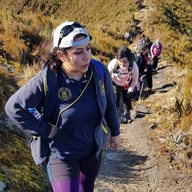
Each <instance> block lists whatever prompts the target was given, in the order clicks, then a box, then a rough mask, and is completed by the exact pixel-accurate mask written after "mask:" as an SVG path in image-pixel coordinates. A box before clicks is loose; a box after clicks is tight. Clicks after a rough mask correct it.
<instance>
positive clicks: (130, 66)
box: [108, 46, 139, 123]
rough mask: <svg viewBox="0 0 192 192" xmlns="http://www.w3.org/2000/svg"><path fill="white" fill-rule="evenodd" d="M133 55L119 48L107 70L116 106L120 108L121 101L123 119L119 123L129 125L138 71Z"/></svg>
mask: <svg viewBox="0 0 192 192" xmlns="http://www.w3.org/2000/svg"><path fill="white" fill-rule="evenodd" d="M133 60H134V59H133V54H132V53H131V50H130V49H128V48H127V47H124V46H122V47H120V48H119V49H118V51H117V54H116V58H114V59H113V60H111V61H110V63H109V65H108V70H109V72H110V73H111V77H112V81H113V87H114V92H115V95H116V106H117V108H119V107H120V100H121V99H122V101H123V110H124V112H123V118H121V120H120V121H121V123H130V122H131V117H130V110H131V108H132V105H131V99H132V97H133V94H134V93H135V92H136V91H137V90H136V88H137V84H138V76H139V70H138V67H137V64H136V63H135V62H134V61H133Z"/></svg>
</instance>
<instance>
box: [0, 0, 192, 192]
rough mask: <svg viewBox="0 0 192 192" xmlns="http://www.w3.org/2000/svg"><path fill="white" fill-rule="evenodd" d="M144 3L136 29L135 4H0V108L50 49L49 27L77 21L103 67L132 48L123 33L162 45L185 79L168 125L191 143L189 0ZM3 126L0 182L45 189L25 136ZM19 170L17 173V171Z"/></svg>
mask: <svg viewBox="0 0 192 192" xmlns="http://www.w3.org/2000/svg"><path fill="white" fill-rule="evenodd" d="M145 4H146V5H147V6H148V7H147V9H148V12H147V16H146V17H145V18H144V20H143V22H142V24H141V25H140V27H141V29H140V30H139V29H138V25H137V24H138V22H139V21H137V20H136V19H135V14H136V13H137V12H138V11H139V9H138V1H137V0H121V1H117V0H111V1H104V0H96V1H88V0H80V1H78V0H70V1H69V0H60V1H54V0H47V1H42V0H28V1H24V0H23V1H18V0H15V1H12V0H6V1H2V0H0V7H1V12H0V17H1V21H0V93H1V94H0V106H1V108H3V106H4V104H5V102H6V100H7V98H8V97H9V96H10V95H11V94H12V93H13V92H15V90H16V89H17V87H18V86H19V85H21V84H23V83H24V82H25V81H26V80H27V79H29V77H30V76H32V75H34V74H35V72H36V71H37V70H38V68H39V64H40V63H41V62H40V58H42V55H43V54H46V53H47V52H48V51H49V50H50V48H51V46H52V44H51V41H50V37H51V34H52V30H53V28H54V27H55V26H56V25H58V24H59V23H61V22H62V21H64V20H77V21H79V22H81V23H83V24H85V25H86V26H87V28H88V30H89V31H90V33H91V35H92V37H93V40H92V47H93V54H94V56H95V57H97V58H99V59H100V60H102V61H103V62H104V63H105V64H107V63H108V61H109V60H110V59H111V58H112V57H113V56H114V52H115V51H116V49H117V48H118V47H119V46H120V45H122V44H124V45H126V46H132V45H129V43H128V42H127V41H125V40H124V38H123V36H124V34H125V32H126V31H127V30H130V29H131V30H132V31H134V32H135V33H138V34H137V36H136V37H135V39H134V41H136V40H138V38H139V36H140V35H141V34H140V31H143V32H144V33H145V34H146V35H147V36H149V37H150V38H151V39H152V40H155V39H156V38H159V39H160V40H161V41H162V43H163V47H164V50H163V59H166V60H169V62H171V63H174V64H175V66H176V67H180V69H181V70H185V71H186V73H185V74H184V78H183V79H184V80H183V81H182V82H181V83H180V84H179V85H178V95H176V103H175V107H174V108H173V109H171V110H173V111H174V112H176V113H177V114H178V116H177V119H175V120H174V122H173V124H175V126H176V127H179V128H180V129H181V130H182V131H184V132H187V133H188V135H189V138H190V139H192V132H191V131H192V127H191V125H192V102H191V97H192V88H191V83H192V67H191V63H192V52H191V50H192V42H191V39H192V38H191V36H192V12H191V5H190V1H188V0H181V1H174V0H170V1H168V2H167V1H166V0H161V1H158V0H145ZM133 51H134V50H133ZM173 78H174V77H173ZM5 124H6V122H4V123H2V124H0V126H1V127H0V141H1V142H0V150H1V153H0V162H1V164H0V181H3V182H5V183H7V184H8V186H9V188H11V189H12V190H13V191H17V192H18V191H26V189H25V186H27V187H28V189H27V191H48V189H47V188H46V186H42V185H41V180H42V178H43V172H39V169H37V168H36V167H35V166H34V164H33V162H31V157H30V152H29V151H28V150H27V148H26V145H25V140H24V138H23V137H20V136H18V134H16V133H15V132H11V134H10V131H7V130H6V129H5V128H6V127H5ZM162 126H163V125H162ZM169 126H170V125H169V124H166V126H165V127H166V131H165V134H168V135H169V134H171V133H170V131H171V128H170V127H169ZM3 127H4V128H3ZM18 154H19V155H18ZM8 155H9V156H8ZM18 167H20V168H21V169H22V173H20V172H17V170H18ZM34 175H35V176H34ZM13 178H14V179H13ZM11 179H13V180H11ZM21 180H22V182H21Z"/></svg>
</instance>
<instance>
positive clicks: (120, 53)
mask: <svg viewBox="0 0 192 192" xmlns="http://www.w3.org/2000/svg"><path fill="white" fill-rule="evenodd" d="M116 57H117V59H121V58H123V57H126V58H127V59H128V61H130V60H131V57H132V56H131V50H130V49H129V48H127V47H125V46H122V47H120V48H119V49H118V50H117V54H116Z"/></svg>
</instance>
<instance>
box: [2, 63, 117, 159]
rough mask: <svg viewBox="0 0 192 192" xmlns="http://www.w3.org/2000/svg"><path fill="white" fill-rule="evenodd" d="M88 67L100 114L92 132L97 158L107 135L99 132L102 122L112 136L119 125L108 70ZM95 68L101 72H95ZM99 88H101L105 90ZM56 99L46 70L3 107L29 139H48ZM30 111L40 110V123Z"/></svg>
mask: <svg viewBox="0 0 192 192" xmlns="http://www.w3.org/2000/svg"><path fill="white" fill-rule="evenodd" d="M90 67H91V68H92V70H93V78H94V81H95V85H96V95H97V101H98V105H99V109H100V111H101V114H102V115H101V118H100V123H99V126H98V127H97V128H96V129H95V140H96V143H97V146H98V150H97V153H96V154H97V156H98V155H99V153H100V151H101V150H102V148H103V145H104V141H105V135H106V134H105V133H104V131H103V129H102V125H103V121H104V120H105V121H106V123H107V126H108V128H109V130H110V133H111V136H117V135H119V134H120V130H119V128H120V124H119V121H118V118H117V113H116V107H115V96H114V92H113V87H112V81H111V76H110V74H109V72H108V69H107V67H106V66H105V65H104V64H102V63H101V62H99V61H96V60H93V59H92V60H91V64H90ZM98 67H99V68H100V69H99V71H100V72H98ZM103 83H104V84H103ZM45 85H46V89H45ZM102 85H104V88H103V87H102ZM45 90H46V96H45ZM57 97H58V79H57V76H56V75H55V74H54V73H53V72H52V71H51V70H50V69H49V68H44V69H42V70H41V71H40V72H39V73H38V74H37V75H36V76H35V77H34V78H32V79H31V80H29V81H28V82H27V83H26V84H25V85H24V86H23V87H21V88H20V89H19V90H18V91H17V92H16V93H15V94H13V95H12V96H11V97H10V98H9V100H8V101H7V103H6V105H5V111H6V113H7V115H8V116H9V118H10V119H11V120H12V121H13V122H14V123H15V124H16V125H17V126H18V127H19V128H21V129H23V130H25V131H27V132H28V133H29V134H31V135H35V136H41V137H42V138H45V139H47V138H48V135H49V133H50V131H51V128H52V125H51V124H54V123H55V121H56V119H53V118H52V117H53V115H52V113H53V112H54V110H53V109H54V105H55V103H56V101H57ZM30 107H36V108H39V107H43V111H44V114H43V117H42V119H41V121H39V120H37V119H36V118H35V117H33V116H32V115H31V113H30V112H29V111H28V108H30ZM48 122H49V123H48ZM50 123H51V124H50Z"/></svg>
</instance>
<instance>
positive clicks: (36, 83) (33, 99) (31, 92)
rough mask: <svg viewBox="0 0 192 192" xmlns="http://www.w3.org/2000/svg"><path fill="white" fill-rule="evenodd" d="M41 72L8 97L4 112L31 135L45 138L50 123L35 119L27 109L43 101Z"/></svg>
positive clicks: (49, 129)
mask: <svg viewBox="0 0 192 192" xmlns="http://www.w3.org/2000/svg"><path fill="white" fill-rule="evenodd" d="M41 72H42V71H41ZM41 72H39V73H38V74H37V75H36V76H35V77H34V78H32V79H31V80H29V81H28V82H27V83H26V84H25V85H24V86H22V87H21V88H20V89H19V90H18V91H17V92H16V93H15V94H13V95H12V96H11V97H10V98H9V100H8V101H7V103H6V105H5V112H6V114H7V115H8V117H9V118H10V119H11V120H12V121H13V123H14V124H15V125H16V126H18V127H19V128H21V129H23V130H25V131H27V132H28V133H29V134H31V135H35V136H41V137H44V138H47V137H48V135H49V133H50V131H51V125H49V124H48V122H44V121H42V120H40V121H39V120H37V119H36V118H35V117H34V116H33V115H32V114H31V113H30V112H29V111H28V108H30V107H37V106H39V105H40V104H42V102H43V99H44V90H43V89H44V86H43V81H44V80H43V76H42V73H41Z"/></svg>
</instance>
